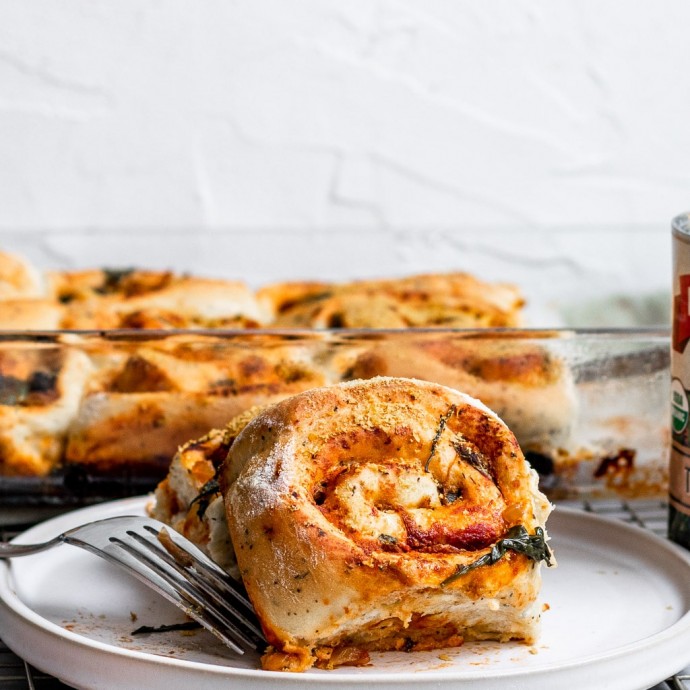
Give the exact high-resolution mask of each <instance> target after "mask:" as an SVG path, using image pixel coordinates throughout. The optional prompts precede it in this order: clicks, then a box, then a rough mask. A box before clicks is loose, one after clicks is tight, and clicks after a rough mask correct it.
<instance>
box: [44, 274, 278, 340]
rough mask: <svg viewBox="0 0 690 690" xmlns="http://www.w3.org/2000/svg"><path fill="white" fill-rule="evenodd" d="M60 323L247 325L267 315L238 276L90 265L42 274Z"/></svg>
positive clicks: (82, 325)
mask: <svg viewBox="0 0 690 690" xmlns="http://www.w3.org/2000/svg"><path fill="white" fill-rule="evenodd" d="M48 283H49V293H50V294H51V295H52V297H53V298H54V299H55V300H56V301H57V302H59V303H60V304H63V305H64V308H65V313H64V317H63V320H62V324H61V326H62V328H67V329H115V328H147V329H159V328H164V329H169V328H247V327H258V326H261V325H264V324H265V323H266V322H267V320H268V319H269V318H270V314H268V313H267V312H266V311H265V310H264V309H262V307H261V306H260V305H259V302H258V301H257V300H256V299H255V297H254V294H253V293H252V292H251V290H249V288H248V287H247V286H246V285H245V284H244V283H242V282H240V281H232V280H213V279H208V278H196V277H192V276H188V275H180V274H176V273H173V272H172V271H147V270H139V269H126V270H105V269H93V270H88V271H75V272H53V273H49V274H48Z"/></svg>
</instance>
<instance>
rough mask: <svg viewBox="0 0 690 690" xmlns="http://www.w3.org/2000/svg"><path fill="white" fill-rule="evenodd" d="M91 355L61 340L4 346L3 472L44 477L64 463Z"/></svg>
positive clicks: (0, 360) (0, 373)
mask: <svg viewBox="0 0 690 690" xmlns="http://www.w3.org/2000/svg"><path fill="white" fill-rule="evenodd" d="M91 372H92V364H91V361H90V359H89V358H88V357H87V356H86V355H85V354H84V353H83V352H81V351H80V350H79V349H73V348H70V347H68V346H66V345H61V344H48V343H46V344H40V343H38V342H16V343H13V342H8V343H4V344H3V347H2V349H0V474H2V475H10V476H11V475H15V476H29V477H43V476H45V475H47V474H48V473H49V472H50V471H51V470H53V469H54V468H55V467H57V466H58V465H59V464H60V463H61V462H62V457H63V453H64V448H65V443H66V438H67V434H68V430H69V427H70V425H71V423H72V420H73V418H74V416H75V415H76V413H77V410H78V409H79V403H80V400H81V397H82V394H83V391H84V387H85V385H86V381H87V379H88V376H89V375H90V374H91Z"/></svg>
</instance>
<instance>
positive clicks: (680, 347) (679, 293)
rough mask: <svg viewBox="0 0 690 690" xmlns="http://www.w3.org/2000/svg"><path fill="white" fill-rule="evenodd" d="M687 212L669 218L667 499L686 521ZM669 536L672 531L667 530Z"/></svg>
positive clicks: (689, 447) (689, 466) (689, 378)
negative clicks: (670, 303)
mask: <svg viewBox="0 0 690 690" xmlns="http://www.w3.org/2000/svg"><path fill="white" fill-rule="evenodd" d="M689 343H690V215H688V214H685V215H682V216H678V217H677V218H675V219H674V221H673V334H672V343H671V344H672V347H671V438H672V444H671V455H670V464H669V501H670V503H671V505H672V506H673V508H675V509H676V510H677V511H679V512H680V513H683V514H684V515H686V516H688V523H689V524H690V347H689ZM669 536H671V538H673V535H672V534H670V535H669Z"/></svg>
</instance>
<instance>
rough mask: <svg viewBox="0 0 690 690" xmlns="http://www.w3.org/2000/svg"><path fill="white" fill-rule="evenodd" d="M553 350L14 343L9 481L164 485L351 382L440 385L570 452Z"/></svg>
mask: <svg viewBox="0 0 690 690" xmlns="http://www.w3.org/2000/svg"><path fill="white" fill-rule="evenodd" d="M547 344H548V339H547V340H545V341H544V345H542V344H540V341H539V339H536V340H533V341H531V342H529V343H526V342H524V341H520V340H515V339H513V338H511V337H509V336H508V337H496V338H481V339H477V338H474V337H472V334H468V335H466V334H458V333H448V332H444V331H426V332H414V331H407V332H400V333H385V334H378V333H373V334H371V333H370V334H363V335H352V334H349V335H342V334H336V333H333V332H330V331H323V332H317V331H314V332H311V333H302V334H299V335H298V334H293V335H286V334H276V333H268V332H262V331H252V332H241V333H234V334H232V335H229V336H227V337H223V336H221V335H218V336H216V335H213V334H191V333H167V334H158V335H156V336H155V337H145V334H142V337H135V338H132V337H126V338H119V337H108V336H107V335H106V336H103V335H96V334H90V335H89V334H78V333H72V334H61V335H56V336H55V337H44V336H41V337H39V338H34V339H27V340H25V341H21V340H16V339H10V340H7V341H2V342H0V474H1V475H4V476H12V475H13V476H20V477H21V476H24V477H45V476H49V475H51V474H54V473H56V472H58V473H59V472H60V471H63V470H64V469H65V468H75V467H77V468H81V469H83V470H84V471H85V472H90V473H94V474H101V475H102V474H112V475H117V474H118V473H123V472H127V473H128V474H130V475H135V474H137V473H140V474H142V475H144V476H151V477H153V478H154V479H155V478H156V477H157V478H160V476H162V475H164V474H165V472H166V471H167V467H168V465H169V462H170V458H171V457H172V456H173V455H174V453H175V452H176V451H177V449H178V447H179V446H180V445H181V444H183V443H185V442H187V441H188V440H189V439H191V438H198V437H200V436H202V435H203V434H205V433H206V432H207V431H208V430H209V429H212V428H217V427H223V426H224V425H225V424H226V423H227V421H228V420H229V419H231V418H232V417H234V416H236V415H238V414H241V413H243V412H244V411H246V410H248V409H250V408H252V407H255V406H257V405H265V404H268V403H273V402H276V401H279V400H282V399H284V398H287V397H289V396H291V395H294V394H296V393H299V392H302V391H306V390H309V389H312V388H316V387H320V386H324V385H330V384H335V383H340V382H343V381H348V380H361V379H372V378H374V377H376V376H394V377H406V378H416V379H421V380H427V381H433V382H436V383H441V384H444V385H447V386H449V387H452V388H454V389H457V390H462V391H463V392H465V393H467V394H469V395H471V396H473V397H476V398H479V399H480V400H482V401H483V402H484V403H485V404H487V405H488V406H489V407H490V408H491V409H493V410H494V411H495V412H496V413H497V414H499V415H500V416H501V417H502V418H503V419H504V420H505V421H506V423H507V424H508V425H509V426H510V427H511V428H512V430H513V431H514V433H515V434H516V435H517V437H518V439H519V441H520V443H521V444H522V447H523V449H524V450H526V451H531V452H534V453H540V454H543V455H547V456H550V457H553V458H554V459H556V461H557V457H558V453H559V449H561V448H564V447H566V446H567V445H568V443H569V441H570V438H569V437H570V432H571V428H572V423H573V419H574V418H575V416H576V407H577V405H576V396H575V394H574V383H573V377H572V373H571V371H570V369H569V368H568V367H567V366H565V364H564V363H563V362H562V361H561V360H560V359H559V358H558V357H557V356H554V355H552V353H551V352H550V350H549V348H548V347H547Z"/></svg>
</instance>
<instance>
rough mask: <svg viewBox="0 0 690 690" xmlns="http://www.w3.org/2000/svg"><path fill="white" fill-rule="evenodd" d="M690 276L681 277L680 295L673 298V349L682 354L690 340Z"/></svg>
mask: <svg viewBox="0 0 690 690" xmlns="http://www.w3.org/2000/svg"><path fill="white" fill-rule="evenodd" d="M689 291H690V275H683V276H680V294H679V295H675V296H674V297H673V349H674V350H675V351H676V352H680V353H681V354H682V353H683V352H684V351H685V348H686V347H687V344H688V341H689V340H690V303H689V301H688V292H689Z"/></svg>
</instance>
